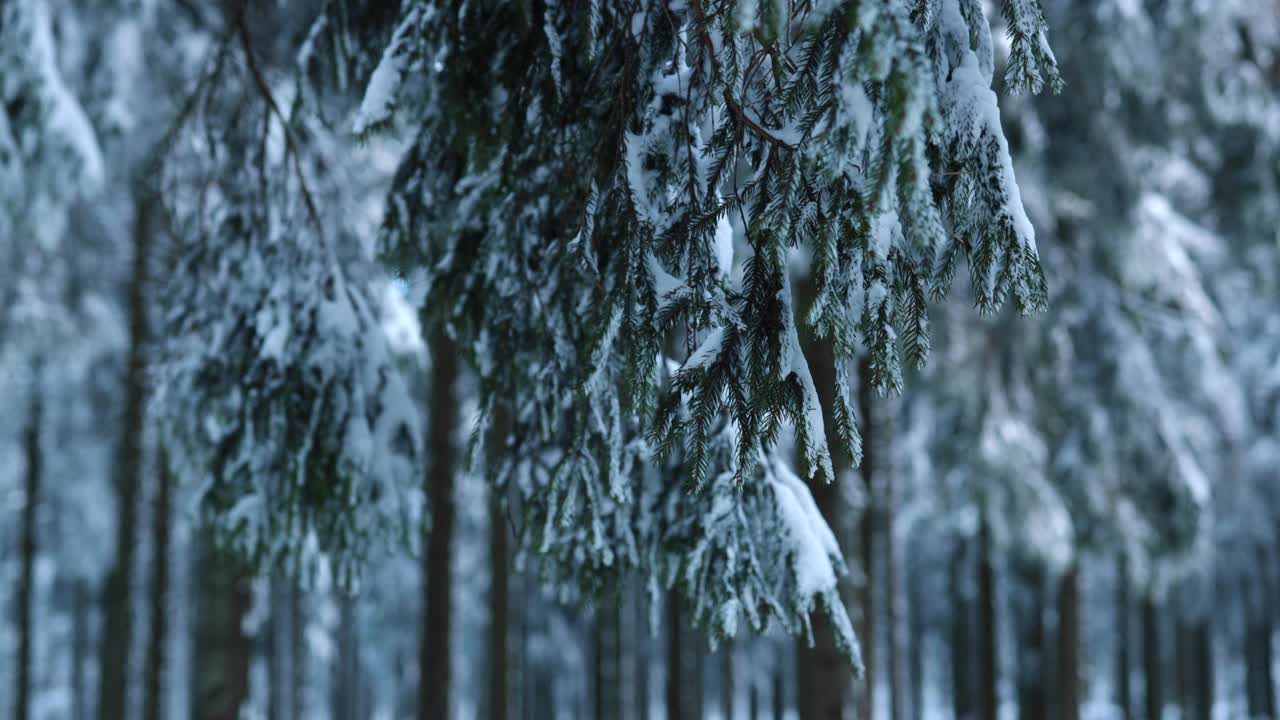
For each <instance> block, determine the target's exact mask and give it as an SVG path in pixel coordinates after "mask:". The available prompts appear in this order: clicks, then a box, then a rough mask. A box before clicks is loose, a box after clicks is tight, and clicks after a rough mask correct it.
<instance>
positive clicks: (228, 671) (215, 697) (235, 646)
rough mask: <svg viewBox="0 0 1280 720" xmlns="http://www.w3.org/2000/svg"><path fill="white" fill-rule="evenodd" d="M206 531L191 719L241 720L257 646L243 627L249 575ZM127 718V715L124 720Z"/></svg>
mask: <svg viewBox="0 0 1280 720" xmlns="http://www.w3.org/2000/svg"><path fill="white" fill-rule="evenodd" d="M213 545H214V544H213V541H212V539H211V538H210V537H209V534H208V533H207V532H206V533H204V536H203V537H202V538H201V539H200V540H199V541H197V548H198V551H199V552H200V554H201V557H200V560H199V562H198V564H197V570H196V572H197V583H198V592H197V594H196V628H195V648H194V651H195V656H194V658H193V663H192V670H193V671H194V677H193V681H192V684H191V691H192V692H191V720H239V718H240V710H241V707H242V706H243V705H244V703H245V701H246V700H248V698H249V663H250V660H251V659H252V656H253V643H252V642H251V639H250V638H248V637H245V635H244V632H243V631H242V629H241V627H240V623H241V621H242V620H243V618H244V616H245V614H246V613H247V612H248V611H249V607H250V604H251V597H250V593H249V575H248V573H247V572H246V569H245V568H244V567H242V566H241V564H240V563H239V561H238V560H236V559H235V558H232V557H230V556H227V555H224V554H222V553H220V552H218V551H216V550H215V549H214V547H213ZM122 717H123V716H122Z"/></svg>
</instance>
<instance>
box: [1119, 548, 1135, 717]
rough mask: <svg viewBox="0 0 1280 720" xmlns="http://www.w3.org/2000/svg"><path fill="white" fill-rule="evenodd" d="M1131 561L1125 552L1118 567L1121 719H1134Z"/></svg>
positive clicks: (1121, 555)
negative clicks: (1130, 604) (1131, 643)
mask: <svg viewBox="0 0 1280 720" xmlns="http://www.w3.org/2000/svg"><path fill="white" fill-rule="evenodd" d="M1129 618H1130V607H1129V563H1128V561H1127V560H1126V559H1125V555H1124V553H1123V552H1121V553H1120V559H1119V562H1118V563H1117V567H1116V636H1115V637H1116V639H1115V642H1116V645H1115V647H1116V660H1115V663H1116V664H1115V675H1116V677H1115V688H1116V707H1118V708H1119V710H1120V720H1133V688H1132V686H1131V680H1130V667H1131V663H1130V660H1129V643H1130V640H1131V633H1130V631H1129Z"/></svg>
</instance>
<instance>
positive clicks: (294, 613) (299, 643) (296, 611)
mask: <svg viewBox="0 0 1280 720" xmlns="http://www.w3.org/2000/svg"><path fill="white" fill-rule="evenodd" d="M288 592H289V661H290V667H289V670H290V673H289V711H290V715H289V718H290V720H302V718H303V717H304V715H305V713H304V709H305V708H304V707H303V705H304V703H303V700H302V690H303V686H304V684H305V683H306V672H307V665H306V654H305V652H304V646H303V643H304V641H305V639H306V629H307V617H306V607H305V605H304V604H303V602H302V601H303V592H302V589H301V588H299V587H298V586H297V585H295V584H290V585H289V586H288Z"/></svg>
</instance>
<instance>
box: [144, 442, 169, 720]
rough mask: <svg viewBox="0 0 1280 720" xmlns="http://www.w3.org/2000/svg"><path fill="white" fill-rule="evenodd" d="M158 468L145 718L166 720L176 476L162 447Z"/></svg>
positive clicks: (152, 531)
mask: <svg viewBox="0 0 1280 720" xmlns="http://www.w3.org/2000/svg"><path fill="white" fill-rule="evenodd" d="M156 464H157V465H158V466H159V467H157V468H156V474H155V477H156V494H155V497H154V498H153V499H152V503H153V504H152V508H153V509H152V513H151V515H152V517H151V594H150V605H151V631H150V632H149V633H148V634H147V671H146V678H145V681H144V684H143V693H142V697H143V703H144V708H145V709H144V712H143V718H144V720H163V718H164V717H165V714H166V713H165V712H164V709H163V708H164V702H163V700H164V668H165V647H166V645H167V644H168V642H169V604H168V599H169V548H170V543H169V528H170V525H171V523H170V513H171V506H172V504H173V502H172V499H171V498H172V489H171V488H172V486H173V477H172V475H170V473H169V458H168V455H167V454H166V453H165V452H164V451H163V450H162V451H161V452H160V455H159V458H158V462H157V463H156Z"/></svg>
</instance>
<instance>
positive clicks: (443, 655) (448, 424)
mask: <svg viewBox="0 0 1280 720" xmlns="http://www.w3.org/2000/svg"><path fill="white" fill-rule="evenodd" d="M425 324H426V323H425V322H424V325H425ZM429 350H430V352H431V390H430V392H431V398H430V415H429V418H428V421H427V422H428V425H429V426H428V429H427V432H428V434H429V435H428V438H427V440H428V442H427V453H428V455H427V464H428V470H427V478H426V479H427V497H428V498H430V503H431V504H430V510H431V529H430V531H429V532H428V534H427V542H426V545H427V551H426V553H424V554H423V561H424V567H423V577H424V578H425V580H426V592H425V597H424V603H423V630H422V644H421V648H420V653H419V660H418V672H419V682H418V687H419V688H420V692H421V695H420V696H419V698H418V720H434V719H435V718H448V717H451V713H450V709H451V706H450V704H449V683H450V668H449V629H450V625H451V624H452V621H451V619H450V607H449V595H450V591H451V589H452V583H451V582H450V578H451V574H452V569H453V560H452V555H453V553H452V545H453V522H454V499H453V474H454V466H455V449H454V447H453V430H454V427H455V426H456V425H457V419H458V418H457V414H458V409H457V403H456V402H455V401H454V397H453V386H454V382H455V380H456V379H457V374H458V367H457V348H456V347H455V345H454V343H453V341H452V340H451V339H450V338H449V336H448V335H447V334H446V333H445V331H444V330H443V329H438V330H436V331H435V332H434V333H432V336H431V340H430V347H429Z"/></svg>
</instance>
